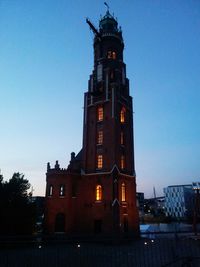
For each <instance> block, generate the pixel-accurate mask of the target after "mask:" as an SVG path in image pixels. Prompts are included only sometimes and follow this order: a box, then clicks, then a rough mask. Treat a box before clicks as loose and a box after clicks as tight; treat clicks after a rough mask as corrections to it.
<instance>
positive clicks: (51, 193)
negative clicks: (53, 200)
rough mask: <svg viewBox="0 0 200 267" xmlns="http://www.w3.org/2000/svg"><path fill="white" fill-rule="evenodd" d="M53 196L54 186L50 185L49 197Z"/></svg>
mask: <svg viewBox="0 0 200 267" xmlns="http://www.w3.org/2000/svg"><path fill="white" fill-rule="evenodd" d="M52 195H53V185H50V186H49V190H48V196H49V197H51V196H52Z"/></svg>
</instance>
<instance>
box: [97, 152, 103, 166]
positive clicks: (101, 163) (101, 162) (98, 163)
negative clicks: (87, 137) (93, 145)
mask: <svg viewBox="0 0 200 267" xmlns="http://www.w3.org/2000/svg"><path fill="white" fill-rule="evenodd" d="M97 168H98V169H102V168H103V155H98V156H97Z"/></svg>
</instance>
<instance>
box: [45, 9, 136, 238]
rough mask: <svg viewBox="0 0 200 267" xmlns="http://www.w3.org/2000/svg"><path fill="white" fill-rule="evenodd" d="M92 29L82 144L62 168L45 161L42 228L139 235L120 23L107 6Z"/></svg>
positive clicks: (58, 230)
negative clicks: (92, 45) (91, 68)
mask: <svg viewBox="0 0 200 267" xmlns="http://www.w3.org/2000/svg"><path fill="white" fill-rule="evenodd" d="M87 23H88V24H89V26H90V28H91V29H92V31H93V32H94V35H95V36H94V69H93V72H92V74H91V75H90V79H89V83H88V84H89V85H88V91H87V92H86V93H85V96H84V114H83V148H82V149H81V151H80V152H79V153H78V154H77V155H76V156H75V153H71V161H70V164H69V166H68V168H67V169H61V168H60V166H59V164H58V162H56V164H55V167H54V168H51V167H50V164H49V163H48V165H47V174H46V181H47V186H46V209H45V230H46V232H47V233H55V232H64V233H66V234H69V235H72V234H76V235H77V234H80V235H91V234H94V235H101V234H102V235H104V236H105V235H112V236H115V237H118V236H120V237H123V236H126V237H127V236H128V237H136V236H138V234H139V220H138V210H137V207H136V182H135V179H136V177H135V166H134V144H133V108H132V97H131V96H130V95H129V80H128V79H127V77H126V65H125V63H124V62H123V50H124V42H123V38H122V31H121V28H119V27H118V23H117V21H116V19H115V18H114V17H113V16H112V15H111V14H110V13H109V11H107V13H106V15H105V16H104V17H103V18H101V20H100V22H99V29H98V30H97V29H96V28H95V27H94V26H93V24H92V23H91V22H90V21H89V20H87Z"/></svg>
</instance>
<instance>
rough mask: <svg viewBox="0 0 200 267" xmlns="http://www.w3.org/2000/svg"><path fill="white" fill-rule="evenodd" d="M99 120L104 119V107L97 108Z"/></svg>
mask: <svg viewBox="0 0 200 267" xmlns="http://www.w3.org/2000/svg"><path fill="white" fill-rule="evenodd" d="M97 120H98V121H102V120H103V107H98V108H97Z"/></svg>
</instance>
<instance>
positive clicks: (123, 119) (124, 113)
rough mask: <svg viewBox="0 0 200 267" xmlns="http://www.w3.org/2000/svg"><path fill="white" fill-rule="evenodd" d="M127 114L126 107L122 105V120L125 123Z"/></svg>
mask: <svg viewBox="0 0 200 267" xmlns="http://www.w3.org/2000/svg"><path fill="white" fill-rule="evenodd" d="M125 116H126V109H125V107H122V109H121V111H120V122H121V123H125Z"/></svg>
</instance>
